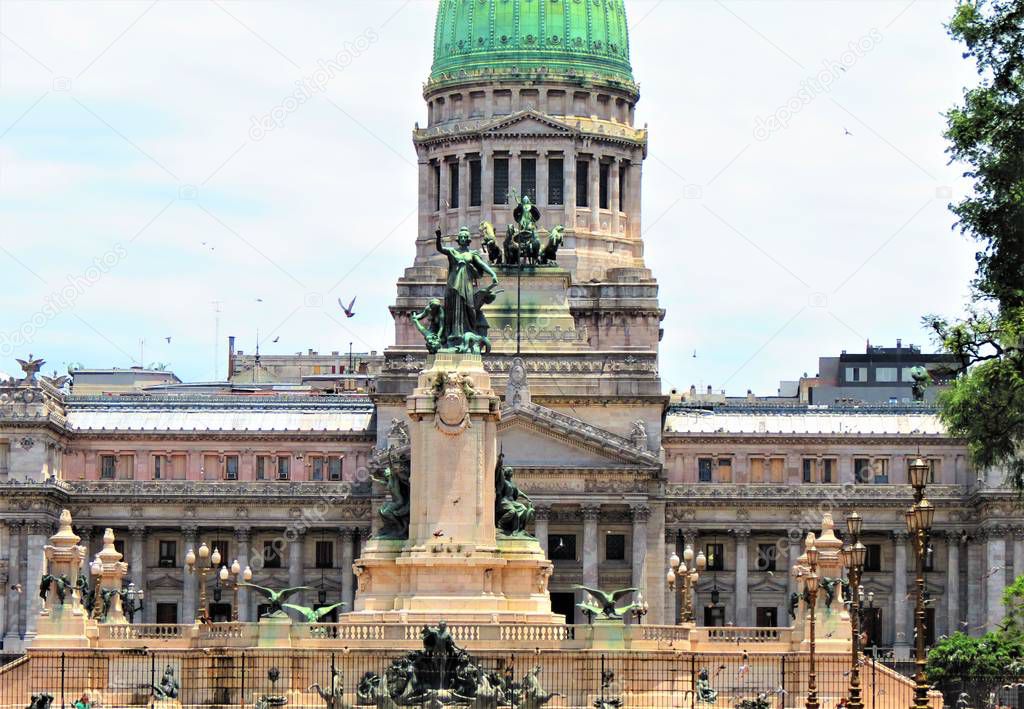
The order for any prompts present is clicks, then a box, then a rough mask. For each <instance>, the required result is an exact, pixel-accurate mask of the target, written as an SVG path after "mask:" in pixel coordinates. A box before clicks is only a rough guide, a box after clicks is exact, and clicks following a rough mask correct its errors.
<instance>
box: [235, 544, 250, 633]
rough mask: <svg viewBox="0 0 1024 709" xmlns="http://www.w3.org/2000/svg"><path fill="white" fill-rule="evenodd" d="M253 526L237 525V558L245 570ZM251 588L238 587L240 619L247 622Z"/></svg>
mask: <svg viewBox="0 0 1024 709" xmlns="http://www.w3.org/2000/svg"><path fill="white" fill-rule="evenodd" d="M251 532H252V530H251V528H250V527H249V526H247V525H239V526H237V527H235V547H236V549H237V551H236V553H235V558H236V559H238V565H239V566H240V567H241V569H242V571H243V572H244V571H245V569H246V567H247V566H249V542H250V539H251ZM249 617H250V616H249V589H247V588H239V589H238V620H239V621H241V622H243V623H244V622H246V621H248V620H249Z"/></svg>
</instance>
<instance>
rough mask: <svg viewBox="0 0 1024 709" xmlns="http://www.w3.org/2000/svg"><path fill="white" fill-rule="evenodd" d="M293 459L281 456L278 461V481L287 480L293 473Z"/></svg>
mask: <svg viewBox="0 0 1024 709" xmlns="http://www.w3.org/2000/svg"><path fill="white" fill-rule="evenodd" d="M291 468H292V459H291V458H288V457H286V456H281V457H280V458H278V459H277V479H278V480H287V479H288V474H289V473H290V472H291Z"/></svg>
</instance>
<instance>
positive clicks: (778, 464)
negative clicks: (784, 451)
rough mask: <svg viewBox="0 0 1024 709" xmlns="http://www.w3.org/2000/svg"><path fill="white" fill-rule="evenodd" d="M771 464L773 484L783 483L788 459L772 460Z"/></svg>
mask: <svg viewBox="0 0 1024 709" xmlns="http://www.w3.org/2000/svg"><path fill="white" fill-rule="evenodd" d="M769 462H770V464H771V481H772V482H773V483H780V482H782V476H783V474H784V473H785V472H786V459H785V458H772V459H771V460H770V461H769Z"/></svg>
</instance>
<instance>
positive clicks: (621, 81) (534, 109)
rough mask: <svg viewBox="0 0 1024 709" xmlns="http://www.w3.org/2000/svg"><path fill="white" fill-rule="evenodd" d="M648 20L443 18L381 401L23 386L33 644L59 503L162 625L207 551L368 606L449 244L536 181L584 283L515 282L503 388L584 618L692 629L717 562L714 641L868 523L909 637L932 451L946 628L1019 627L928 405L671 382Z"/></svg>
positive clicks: (1016, 543) (1013, 565) (505, 333)
mask: <svg viewBox="0 0 1024 709" xmlns="http://www.w3.org/2000/svg"><path fill="white" fill-rule="evenodd" d="M626 27H627V23H626V14H625V7H624V3H623V0H587V1H586V2H577V1H569V0H548V1H545V2H525V1H523V2H519V1H509V0H485V1H482V2H464V1H463V0H441V2H440V8H439V13H438V23H437V31H436V37H435V49H434V65H433V69H432V72H431V75H430V78H429V79H428V81H427V83H426V85H425V89H424V99H425V101H426V103H427V115H428V118H427V123H426V127H424V128H419V127H417V129H416V130H415V132H414V136H413V138H414V145H415V149H416V151H417V156H418V159H419V171H420V172H419V178H420V181H419V203H420V214H419V223H418V230H417V233H416V234H415V235H414V236H413V235H411V236H410V238H415V239H416V243H417V251H416V257H415V260H414V262H413V263H412V264H411V265H410V266H408V267H407V268H406V269H405V270H404V272H403V273H402V274H401V275H400V277H399V279H398V283H397V297H396V300H395V303H394V304H393V305H392V306H391V312H392V314H393V316H394V319H395V339H394V344H393V345H392V346H390V347H388V348H387V349H385V350H384V351H383V355H382V360H381V361H380V362H379V372H377V371H376V370H375V372H374V374H375V376H373V382H372V385H368V386H367V387H366V388H365V389H366V392H369V393H335V394H326V393H321V394H319V395H315V396H313V395H310V394H309V393H308V392H307V393H299V392H287V391H283V390H282V391H279V392H276V393H274V394H272V395H264V396H260V397H253V396H241V395H232V394H229V393H224V392H230V391H233V389H232V388H231V387H227V388H225V389H223V390H218V391H219V392H220V393H217V392H214V393H210V392H209V391H207V392H206V393H201V392H199V391H192V392H190V391H189V389H188V387H183V388H177V389H172V390H168V391H166V392H163V393H145V392H143V393H133V394H123V395H120V396H82V395H73V394H71V393H69V392H67V391H65V390H64V389H62V388H61V384H62V383H61V382H59V381H54V380H46V379H42V380H35V379H34V378H32V377H27V378H26V379H25V380H24V381H19V380H10V381H8V382H5V383H4V384H3V385H2V386H0V575H2V576H3V577H4V579H5V582H4V585H3V588H4V592H3V593H0V635H2V637H3V639H4V650H5V651H6V652H10V651H17V650H19V649H20V648H22V647H23V646H24V645H25V643H26V642H29V641H30V640H31V638H32V636H33V633H34V622H35V620H34V619H35V617H36V615H37V613H38V602H39V601H38V594H36V593H35V592H34V589H35V587H36V586H37V585H38V580H39V576H40V572H41V559H42V556H41V549H42V546H43V544H44V540H45V539H46V537H47V536H48V535H49V534H50V533H51V532H52V531H53V528H54V525H55V523H56V520H57V516H58V513H59V511H60V510H61V509H62V508H69V509H70V510H71V511H72V514H73V516H74V520H75V524H76V531H77V532H78V533H79V534H80V535H81V536H82V537H83V539H84V541H83V543H84V544H86V545H87V546H88V547H89V549H90V553H94V552H95V551H96V550H97V549H98V548H99V540H100V538H101V536H102V532H103V529H104V528H106V527H111V528H113V529H114V531H115V533H116V535H117V539H118V540H119V544H120V545H121V548H122V549H123V553H124V555H125V559H126V560H127V561H128V563H129V576H130V577H131V579H132V580H133V581H134V583H135V584H136V586H137V587H140V588H143V589H144V590H145V592H146V599H147V601H146V607H145V611H144V613H143V620H144V621H146V622H167V623H187V622H191V621H192V619H193V618H194V617H195V613H196V606H197V603H198V593H197V588H198V584H199V582H200V578H199V577H198V576H197V575H190V574H188V573H186V572H185V571H184V569H183V559H184V556H185V553H186V552H187V551H188V550H189V549H190V548H194V547H195V546H196V545H197V544H199V543H201V542H204V541H205V542H207V543H208V544H210V545H211V546H214V545H216V546H218V548H220V550H221V553H222V555H223V556H224V558H225V559H226V560H234V559H238V561H239V563H240V564H241V565H242V566H245V565H247V564H248V565H250V566H252V567H253V570H254V580H255V581H256V582H257V583H260V584H261V585H267V586H283V585H286V584H287V585H300V584H305V585H308V586H311V587H313V588H315V589H317V592H307V593H306V598H305V599H303V600H305V601H306V602H307V603H310V604H315V603H316V602H318V597H319V591H320V590H321V589H322V590H323V591H324V593H325V594H326V596H327V597H328V599H329V600H330V601H333V600H336V599H337V598H339V597H340V598H341V599H342V600H346V601H351V599H352V597H353V593H354V590H355V584H356V581H355V579H354V577H353V574H352V560H353V559H355V558H357V557H358V554H359V549H360V546H361V544H362V542H363V540H365V539H366V538H367V537H368V535H370V534H372V532H373V529H374V526H375V525H376V524H377V520H376V515H375V514H374V512H373V510H374V509H375V508H376V507H377V506H379V505H380V503H381V502H382V501H383V499H384V497H383V490H381V489H380V488H379V487H377V486H376V484H371V481H370V479H369V475H368V473H369V471H370V470H371V469H372V467H373V466H374V465H376V464H378V461H379V460H380V458H381V452H382V451H385V450H386V449H388V448H389V447H392V446H393V447H395V448H402V447H403V446H404V445H405V443H407V435H408V434H407V433H406V430H407V429H406V427H405V420H404V416H405V397H406V396H407V395H408V394H409V393H410V392H411V390H412V387H413V386H414V385H415V381H416V375H417V373H418V372H419V371H420V370H422V369H423V368H424V367H425V365H426V362H427V353H426V351H425V349H424V346H423V342H422V338H421V337H420V335H419V333H418V332H417V331H416V330H415V328H414V327H413V326H412V324H411V321H410V318H409V316H410V314H412V313H414V312H417V311H419V310H421V309H422V308H423V307H424V306H425V304H426V303H427V302H428V300H429V299H430V298H432V297H438V296H440V295H441V294H442V291H443V284H444V277H445V272H444V263H443V260H442V258H441V257H440V256H439V255H438V254H437V253H436V251H435V246H434V236H433V234H434V230H435V229H440V230H441V231H442V232H443V233H444V234H446V235H448V234H451V233H452V232H454V231H456V230H457V229H458V227H460V226H463V225H465V226H468V227H470V229H471V230H472V231H473V232H474V234H475V233H476V232H477V227H478V225H479V223H480V222H481V221H484V220H486V221H488V222H491V223H492V224H493V225H494V227H495V230H496V232H497V233H498V235H499V238H500V236H501V235H503V234H504V229H505V227H506V225H507V224H508V223H509V221H510V220H511V211H512V207H513V203H512V199H513V197H510V196H509V195H510V192H509V188H510V187H512V188H515V192H516V194H522V193H523V192H526V193H527V194H529V195H530V196H531V198H535V201H536V202H537V204H538V205H539V208H540V211H541V220H540V226H541V235H542V237H544V236H546V234H547V232H548V230H550V228H551V227H553V226H555V225H563V226H564V227H565V245H564V247H563V249H562V250H561V251H559V254H558V259H557V262H558V265H557V267H543V268H542V267H538V268H524V269H522V270H520V269H518V268H509V267H498V275H499V278H500V280H501V281H502V285H503V287H504V288H505V290H506V294H505V296H504V298H505V299H504V300H503V301H502V302H499V303H495V306H494V312H493V313H491V311H487V312H488V313H489V314H488V318H489V319H491V320H492V321H493V322H492V332H491V334H492V340H493V341H494V350H493V352H491V353H490V354H488V355H486V356H485V358H484V362H485V367H486V368H487V369H488V371H489V372H490V373H491V374H492V381H493V382H494V383H495V384H496V385H497V391H498V393H499V395H501V396H502V397H503V398H504V405H503V408H502V417H501V421H500V423H499V427H498V433H499V437H500V444H501V446H502V449H503V451H504V454H505V460H506V463H507V464H510V465H512V466H514V467H515V469H516V476H517V479H518V480H519V481H520V483H521V485H522V487H523V488H524V489H525V490H526V491H527V492H528V493H529V494H530V496H531V497H532V498H533V499H534V501H535V503H536V505H537V517H536V524H535V530H534V531H535V533H536V535H537V536H538V538H539V539H540V541H541V544H542V546H544V548H545V550H546V552H547V554H548V556H549V558H551V559H552V560H553V562H554V567H555V571H554V575H553V576H552V578H551V580H550V584H549V588H550V590H551V593H552V603H553V607H554V609H555V610H556V611H559V612H563V613H565V614H566V615H567V618H568V619H569V620H571V621H572V620H575V621H579V620H581V619H580V618H579V617H576V616H575V615H574V610H573V605H574V603H575V601H577V600H579V596H578V594H577V593H576V592H575V591H574V590H573V586H574V585H575V584H578V583H583V584H586V585H589V586H599V587H604V588H609V587H615V588H620V587H624V586H637V587H639V588H641V589H642V592H643V595H644V598H645V599H646V600H647V602H648V604H649V607H650V613H649V614H648V616H647V618H646V619H645V622H649V623H672V622H674V621H675V620H676V619H677V618H678V611H677V606H678V599H676V598H673V597H672V595H671V594H670V593H669V592H668V590H667V589H666V586H665V572H666V570H667V557H668V555H669V554H670V553H671V552H672V551H673V550H677V551H681V550H682V548H683V545H684V544H691V545H694V546H695V547H696V548H699V549H701V550H704V551H705V552H706V553H707V555H708V557H709V559H711V560H712V563H711V568H709V569H708V570H707V571H706V572H705V573H704V574H703V575H702V578H701V580H700V582H699V584H698V588H697V594H698V596H697V598H698V603H697V607H698V609H699V610H698V622H699V623H702V624H704V623H707V624H711V623H722V624H725V623H730V624H734V625H756V624H762V625H770V624H778V625H786V624H788V622H789V621H788V618H787V608H788V598H789V593H790V592H791V591H792V589H793V581H792V579H791V578H790V577H789V576H788V574H787V569H788V567H789V565H790V563H791V561H792V560H793V555H794V554H796V552H795V551H791V549H793V548H794V547H791V546H790V542H791V541H792V540H794V539H797V538H799V537H800V536H801V534H802V532H804V531H806V530H808V529H812V528H815V527H816V526H817V525H818V523H819V522H820V519H821V512H822V511H826V510H831V511H833V513H834V514H835V515H836V517H837V518H839V517H841V516H843V515H845V513H847V512H848V511H852V510H853V509H856V510H857V511H858V512H860V513H861V515H863V516H864V518H865V520H866V523H865V528H866V529H867V530H868V531H867V533H868V537H869V538H868V539H866V540H865V541H866V543H868V544H869V545H871V546H870V547H869V548H870V549H871V552H870V553H871V570H869V571H867V572H866V574H865V586H866V587H867V588H868V590H872V591H874V593H875V596H874V602H875V606H876V611H874V612H873V613H874V618H875V620H874V621H873V626H872V630H871V632H872V635H873V640H875V641H876V642H877V643H878V644H879V645H883V646H896V647H897V648H900V649H901V650H902V649H905V648H907V647H908V646H909V642H910V633H909V628H910V627H911V626H910V613H911V605H912V604H911V602H910V599H909V598H908V596H907V594H908V593H909V589H910V585H911V578H912V575H913V572H912V564H913V560H912V557H913V555H912V553H911V552H910V549H909V546H908V544H907V541H906V538H905V536H904V535H903V510H904V509H905V507H906V506H907V505H908V504H909V502H910V499H911V491H910V488H909V487H908V486H907V485H906V461H907V460H908V457H910V456H913V455H916V454H917V452H918V451H919V450H920V452H921V454H922V455H924V456H926V457H927V458H928V459H930V460H933V461H934V463H933V465H934V481H933V483H932V484H931V485H930V486H929V497H930V498H931V499H932V500H933V501H934V502H935V503H936V505H937V506H938V514H937V522H936V527H937V531H936V534H935V535H934V538H933V542H932V549H933V552H932V553H931V555H930V561H929V564H930V565H929V568H930V569H932V570H930V571H928V572H927V579H928V588H929V590H930V592H931V594H932V596H933V597H934V598H936V599H937V601H938V602H937V604H935V605H934V606H933V608H934V614H935V618H934V621H933V622H932V627H933V630H934V632H935V633H943V632H948V631H949V630H954V629H961V628H966V629H969V630H971V631H973V632H982V631H983V630H984V629H985V628H986V627H991V625H992V624H993V623H995V622H997V621H998V619H999V617H1000V611H1001V609H1000V607H999V603H998V594H999V591H1000V590H1001V589H1002V587H1003V586H1004V585H1005V583H1006V581H1007V580H1008V579H1009V578H1011V575H1012V574H1016V573H1022V572H1024V522H1021V520H1020V519H1019V516H1017V515H1015V514H1014V512H1013V508H1012V499H1011V496H1010V495H1009V493H1007V492H1005V491H1002V490H1000V489H998V487H997V486H996V485H995V480H985V478H984V477H982V478H979V477H978V474H977V473H976V472H975V471H973V470H971V468H970V466H969V464H968V462H967V458H966V450H965V448H964V446H963V445H962V444H961V443H960V442H959V441H956V440H953V439H950V438H949V437H948V436H946V435H945V434H944V433H943V431H942V430H941V428H940V426H939V423H938V421H937V419H936V417H935V415H934V411H933V410H932V409H931V408H930V407H928V406H927V405H906V406H903V405H894V406H853V405H844V406H836V405H833V406H808V405H804V404H800V403H798V402H797V401H794V402H788V403H787V402H779V401H776V402H773V403H772V404H771V405H769V404H766V403H759V402H757V401H733V402H730V401H722V402H717V403H708V402H703V403H702V402H690V403H686V404H675V403H670V400H669V397H668V396H666V395H664V394H663V391H662V384H661V380H660V377H659V373H658V371H659V370H658V361H659V342H660V339H661V329H660V328H661V321H662V319H663V317H664V311H663V310H662V309H661V307H660V305H659V302H658V283H657V281H656V280H655V278H654V275H653V274H652V272H651V270H650V269H648V268H647V266H646V264H645V262H644V258H643V241H642V239H641V231H640V212H641V201H640V200H641V189H640V188H641V180H642V163H643V159H644V156H645V154H646V145H647V132H646V129H639V128H636V127H634V118H635V110H636V105H637V101H638V99H639V91H638V89H637V85H636V83H635V81H634V80H633V76H632V70H631V68H630V64H629V45H628V35H627V30H626ZM559 188H560V189H559ZM531 190H532V192H531ZM477 243H478V242H477ZM520 294H521V295H520ZM525 303H528V304H529V305H530V308H529V309H527V308H525V307H523V305H524V304H525ZM509 313H512V315H511V316H510V315H509ZM492 315H493V317H492ZM517 330H518V337H517V336H515V334H514V333H515V332H516V331H517ZM517 348H518V349H519V355H520V357H521V361H522V364H521V365H520V364H518V362H519V361H520V360H518V359H516V357H515V355H516V350H517ZM669 356H671V353H669ZM342 357H344V355H342ZM375 364H376V363H375ZM209 583H210V588H211V590H212V588H213V581H212V580H211V581H209ZM218 595H219V596H220V599H221V600H220V601H219V602H217V603H218V605H217V607H216V608H211V615H213V616H215V617H223V616H224V615H225V614H226V613H227V614H230V610H231V609H230V605H229V604H230V603H231V602H232V601H233V594H232V593H231V592H230V590H229V589H222V590H221V593H220V594H218ZM238 600H239V609H238V610H239V617H240V618H242V619H254V618H255V617H256V614H257V613H258V610H259V609H258V607H257V605H256V600H255V599H254V598H252V597H250V596H249V594H247V593H244V592H243V593H240V594H239V599H238ZM300 602H301V601H300Z"/></svg>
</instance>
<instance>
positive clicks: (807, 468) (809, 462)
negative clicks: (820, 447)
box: [803, 458, 814, 483]
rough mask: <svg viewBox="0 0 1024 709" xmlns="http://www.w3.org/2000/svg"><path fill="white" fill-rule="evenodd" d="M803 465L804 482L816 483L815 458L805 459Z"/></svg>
mask: <svg viewBox="0 0 1024 709" xmlns="http://www.w3.org/2000/svg"><path fill="white" fill-rule="evenodd" d="M803 464H804V467H803V471H804V482H805V483H811V482H814V459H813V458H804V460H803Z"/></svg>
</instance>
